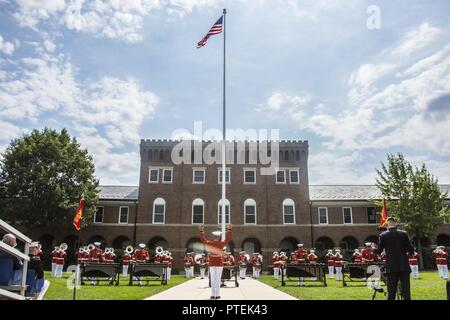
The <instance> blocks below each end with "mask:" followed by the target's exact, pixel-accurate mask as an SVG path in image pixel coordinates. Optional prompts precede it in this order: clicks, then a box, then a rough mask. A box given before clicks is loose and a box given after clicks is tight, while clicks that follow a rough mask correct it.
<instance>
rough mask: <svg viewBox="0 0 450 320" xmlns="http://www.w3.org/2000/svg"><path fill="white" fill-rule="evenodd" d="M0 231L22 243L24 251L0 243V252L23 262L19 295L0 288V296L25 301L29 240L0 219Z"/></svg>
mask: <svg viewBox="0 0 450 320" xmlns="http://www.w3.org/2000/svg"><path fill="white" fill-rule="evenodd" d="M0 229H2V230H3V231H5V232H6V233H11V234H13V235H14V236H15V237H16V239H17V240H20V241H22V242H24V251H23V252H21V251H19V250H17V249H15V248H13V247H11V246H9V245H7V244H6V243H4V242H2V241H0V250H3V251H5V252H7V253H9V254H10V255H12V256H14V257H16V258H17V259H20V260H22V261H23V269H22V280H21V284H20V294H17V293H15V292H14V291H11V290H8V287H3V288H0V296H4V297H6V298H9V299H17V300H23V299H25V291H26V289H27V270H28V261H30V258H29V253H30V244H31V239H30V238H28V237H27V236H26V235H24V234H23V233H22V232H20V231H19V230H17V229H16V228H14V227H12V226H11V225H9V224H8V223H6V222H5V221H3V220H2V219H0Z"/></svg>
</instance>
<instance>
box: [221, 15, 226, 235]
mask: <svg viewBox="0 0 450 320" xmlns="http://www.w3.org/2000/svg"><path fill="white" fill-rule="evenodd" d="M226 14H227V9H225V8H224V9H223V123H222V240H225V223H226V220H225V217H226V211H225V210H226V206H225V199H226V146H225V138H226V136H225V134H226V121H225V119H226V107H225V106H226V95H225V93H226V91H225V80H226V77H225V71H226V69H225V62H226V60H225V57H226V54H225V53H226V23H225V19H226Z"/></svg>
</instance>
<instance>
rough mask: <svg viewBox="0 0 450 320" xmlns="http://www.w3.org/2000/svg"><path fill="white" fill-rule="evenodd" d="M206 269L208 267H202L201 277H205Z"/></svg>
mask: <svg viewBox="0 0 450 320" xmlns="http://www.w3.org/2000/svg"><path fill="white" fill-rule="evenodd" d="M205 271H206V268H200V278H202V279H204V278H205Z"/></svg>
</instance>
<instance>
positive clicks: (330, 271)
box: [328, 266, 334, 279]
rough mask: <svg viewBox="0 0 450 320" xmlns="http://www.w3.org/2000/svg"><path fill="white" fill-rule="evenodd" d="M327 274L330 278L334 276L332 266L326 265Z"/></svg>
mask: <svg viewBox="0 0 450 320" xmlns="http://www.w3.org/2000/svg"><path fill="white" fill-rule="evenodd" d="M328 274H329V275H330V279H333V278H334V266H328Z"/></svg>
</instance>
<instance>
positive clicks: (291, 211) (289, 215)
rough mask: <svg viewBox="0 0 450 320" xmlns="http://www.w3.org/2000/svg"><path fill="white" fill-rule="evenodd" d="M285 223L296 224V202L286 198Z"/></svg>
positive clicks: (284, 202)
mask: <svg viewBox="0 0 450 320" xmlns="http://www.w3.org/2000/svg"><path fill="white" fill-rule="evenodd" d="M283 223H284V224H295V204H294V200H292V199H284V201H283Z"/></svg>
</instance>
